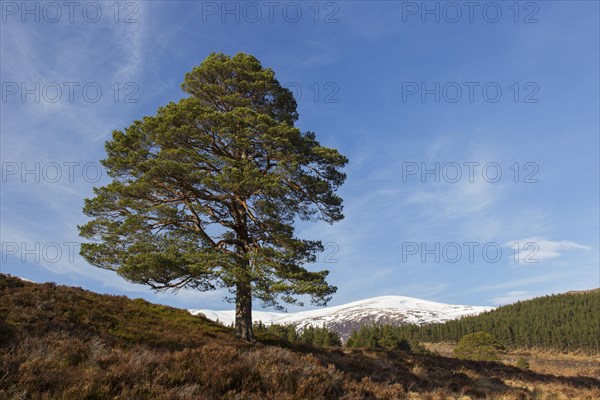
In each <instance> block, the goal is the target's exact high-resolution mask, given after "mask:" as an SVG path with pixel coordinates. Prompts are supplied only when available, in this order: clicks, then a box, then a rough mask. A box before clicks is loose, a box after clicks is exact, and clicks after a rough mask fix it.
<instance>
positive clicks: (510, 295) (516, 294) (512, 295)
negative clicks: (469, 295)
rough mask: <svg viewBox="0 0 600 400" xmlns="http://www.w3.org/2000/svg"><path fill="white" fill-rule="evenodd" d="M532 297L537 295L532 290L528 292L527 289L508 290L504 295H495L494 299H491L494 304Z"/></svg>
mask: <svg viewBox="0 0 600 400" xmlns="http://www.w3.org/2000/svg"><path fill="white" fill-rule="evenodd" d="M532 297H535V295H534V294H532V293H530V292H527V291H525V290H514V291H510V292H506V293H505V294H503V295H500V296H496V297H493V298H492V299H490V301H491V302H492V303H493V304H497V305H503V304H510V303H514V302H516V301H519V300H526V299H530V298H532Z"/></svg>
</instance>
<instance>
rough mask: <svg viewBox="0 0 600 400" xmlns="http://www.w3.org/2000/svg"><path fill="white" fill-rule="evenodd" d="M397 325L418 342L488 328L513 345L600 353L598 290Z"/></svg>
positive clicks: (448, 338)
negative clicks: (454, 317)
mask: <svg viewBox="0 0 600 400" xmlns="http://www.w3.org/2000/svg"><path fill="white" fill-rule="evenodd" d="M393 329H394V330H395V332H396V333H397V334H398V335H399V336H401V337H405V338H407V339H409V340H416V341H420V342H457V341H458V340H459V339H460V338H461V337H462V336H464V335H465V334H467V333H472V332H478V331H485V332H488V333H490V334H492V335H493V336H494V337H495V338H496V339H498V340H499V341H500V342H502V343H503V344H504V345H505V346H508V347H510V348H521V349H532V348H539V349H551V350H558V351H572V352H585V353H589V354H600V291H598V290H588V291H579V292H569V293H565V294H557V295H551V296H544V297H538V298H535V299H531V300H524V301H519V302H517V303H514V304H509V305H506V306H502V307H498V308H497V309H495V310H492V311H489V312H485V313H483V314H480V315H477V316H470V317H464V318H461V319H458V320H453V321H448V322H445V323H436V324H430V325H426V326H415V325H411V326H400V327H395V328H393Z"/></svg>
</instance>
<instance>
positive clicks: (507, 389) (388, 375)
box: [312, 350, 600, 399]
mask: <svg viewBox="0 0 600 400" xmlns="http://www.w3.org/2000/svg"><path fill="white" fill-rule="evenodd" d="M312 353H313V354H314V355H315V356H317V357H318V358H319V360H320V361H321V362H322V363H323V364H324V365H328V364H334V365H335V366H336V368H338V369H339V370H341V371H344V372H345V373H347V374H350V375H351V376H352V377H353V378H354V379H356V380H357V381H361V380H363V379H370V380H371V381H373V382H384V383H386V384H401V385H402V386H403V387H404V389H405V390H410V391H413V392H429V391H431V390H435V389H443V390H445V391H448V392H452V393H461V394H464V395H468V396H472V397H475V398H490V397H491V398H496V397H497V396H501V395H507V394H510V395H512V396H515V397H514V398H515V399H519V398H522V399H526V398H529V397H528V396H527V395H528V394H530V392H529V391H528V390H527V389H526V388H524V387H523V388H519V387H515V386H509V385H507V384H506V383H505V381H508V380H510V381H517V382H522V383H527V384H533V385H536V384H542V383H543V384H550V385H551V384H558V385H568V386H570V387H573V388H578V389H600V381H599V380H597V379H594V378H590V377H565V376H554V375H549V374H540V373H536V372H533V371H527V370H522V369H519V368H517V367H514V366H510V365H505V364H502V363H496V362H485V361H468V360H458V359H454V358H448V357H443V356H438V355H421V354H414V353H409V352H403V351H395V352H387V351H374V350H349V351H342V350H338V351H332V352H325V351H318V350H313V351H312Z"/></svg>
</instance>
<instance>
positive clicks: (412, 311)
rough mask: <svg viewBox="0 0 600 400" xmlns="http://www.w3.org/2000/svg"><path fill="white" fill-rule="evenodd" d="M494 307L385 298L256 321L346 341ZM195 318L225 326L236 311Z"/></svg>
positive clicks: (258, 316) (260, 316)
mask: <svg viewBox="0 0 600 400" xmlns="http://www.w3.org/2000/svg"><path fill="white" fill-rule="evenodd" d="M492 309H493V307H478V306H463V305H454V304H444V303H437V302H433V301H427V300H421V299H416V298H413V297H405V296H383V297H375V298H371V299H366V300H360V301H355V302H352V303H348V304H343V305H341V306H335V307H326V308H321V309H316V310H310V311H300V312H294V313H276V312H261V311H254V312H253V320H254V321H255V322H258V321H261V322H263V323H264V324H267V325H269V324H282V325H288V324H290V325H295V326H297V327H298V328H299V330H302V329H303V328H305V327H307V326H309V325H312V326H315V327H316V326H318V327H326V328H328V329H331V330H333V331H335V332H337V333H338V334H339V335H340V337H341V338H342V340H343V341H346V339H348V337H349V336H350V334H351V333H352V332H353V331H355V330H357V329H358V328H360V327H361V326H363V325H369V324H392V325H403V324H417V325H422V324H429V323H434V322H444V321H449V320H453V319H456V318H460V317H464V316H468V315H477V314H480V313H482V312H484V311H490V310H492ZM190 313H192V314H194V315H198V314H202V315H204V316H206V317H207V318H208V319H210V320H213V321H217V320H218V321H219V322H221V323H223V324H225V325H230V324H232V323H233V321H234V318H235V311H233V310H227V311H213V310H203V309H194V310H190Z"/></svg>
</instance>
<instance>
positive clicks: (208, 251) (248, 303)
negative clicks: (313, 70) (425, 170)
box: [79, 54, 348, 340]
mask: <svg viewBox="0 0 600 400" xmlns="http://www.w3.org/2000/svg"><path fill="white" fill-rule="evenodd" d="M182 89H183V90H184V91H185V92H187V93H188V94H189V95H190V96H189V97H186V98H184V99H182V100H180V101H178V102H177V103H174V102H171V103H169V104H168V105H167V106H165V107H161V108H159V109H158V112H157V113H156V115H154V116H147V117H144V118H143V119H142V120H140V121H135V122H134V123H133V124H132V125H131V126H129V127H128V128H126V129H125V131H124V132H123V131H114V132H113V134H112V140H110V141H108V142H107V143H106V152H107V158H106V159H105V160H103V161H102V164H103V165H104V166H105V168H106V170H107V172H108V174H109V176H110V177H111V178H112V182H111V183H110V184H108V185H107V186H103V187H99V188H94V194H95V196H94V197H93V198H91V199H86V201H85V206H84V209H83V211H84V213H85V214H86V215H87V216H89V217H91V220H90V221H89V222H88V223H87V224H85V225H83V226H80V227H79V229H80V235H81V236H83V237H84V238H87V239H90V240H92V242H90V243H85V244H83V245H82V247H81V254H82V256H83V257H84V258H85V259H86V260H87V261H89V262H90V263H91V264H93V265H95V266H97V267H100V268H106V269H110V270H114V271H116V272H117V273H118V274H119V275H121V276H122V277H124V278H125V279H127V280H129V281H131V282H136V283H143V284H147V285H150V286H151V287H152V288H153V289H155V290H169V289H173V290H178V289H181V288H193V289H198V290H201V291H206V290H213V289H216V288H228V289H229V291H230V293H232V294H233V295H235V303H236V315H235V331H236V335H237V337H238V338H241V339H245V340H253V339H254V334H253V332H252V299H253V298H256V299H260V300H261V301H262V305H263V306H273V307H275V308H277V309H282V308H283V307H282V303H288V304H301V303H300V301H299V300H298V298H297V295H310V298H311V301H312V303H313V304H316V305H325V304H326V303H327V301H329V299H330V298H331V295H332V294H333V293H335V291H336V288H335V287H334V286H331V285H329V284H328V283H327V282H326V276H327V274H328V272H327V271H321V272H311V271H308V270H307V269H306V268H305V267H304V264H306V263H309V262H314V261H315V260H316V256H317V254H318V252H320V251H323V246H322V244H321V242H319V241H317V240H301V239H299V238H297V237H296V236H295V233H294V227H293V223H294V221H295V219H296V218H299V219H301V220H311V221H316V220H324V221H327V222H329V223H333V222H336V221H339V220H341V219H342V218H343V214H342V199H341V198H340V197H339V196H337V195H336V194H335V192H336V190H337V189H338V188H339V187H340V185H342V183H343V182H344V180H345V178H346V176H345V174H344V173H342V172H341V171H340V170H341V168H342V167H344V165H345V164H346V163H347V161H348V160H347V159H346V157H344V156H343V155H341V154H340V153H339V152H338V151H337V150H335V149H331V148H327V147H323V146H321V145H320V144H319V142H318V141H317V140H316V137H315V134H314V133H312V132H301V131H300V130H299V129H298V128H296V127H295V126H294V123H295V121H296V120H297V118H298V114H297V112H296V101H295V100H294V98H293V96H292V93H291V92H290V91H289V90H288V89H286V88H284V87H282V86H281V85H280V84H279V82H278V81H277V79H275V74H274V72H273V71H272V70H271V69H270V68H263V67H262V66H261V64H260V62H259V61H258V60H257V59H256V58H254V57H253V56H251V55H247V54H237V55H235V56H234V57H229V56H226V55H223V54H211V55H210V56H209V57H208V58H207V59H206V60H204V62H202V64H201V65H200V66H198V67H196V68H194V69H193V70H192V71H191V72H189V73H187V74H186V75H185V80H184V82H183V84H182Z"/></svg>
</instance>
